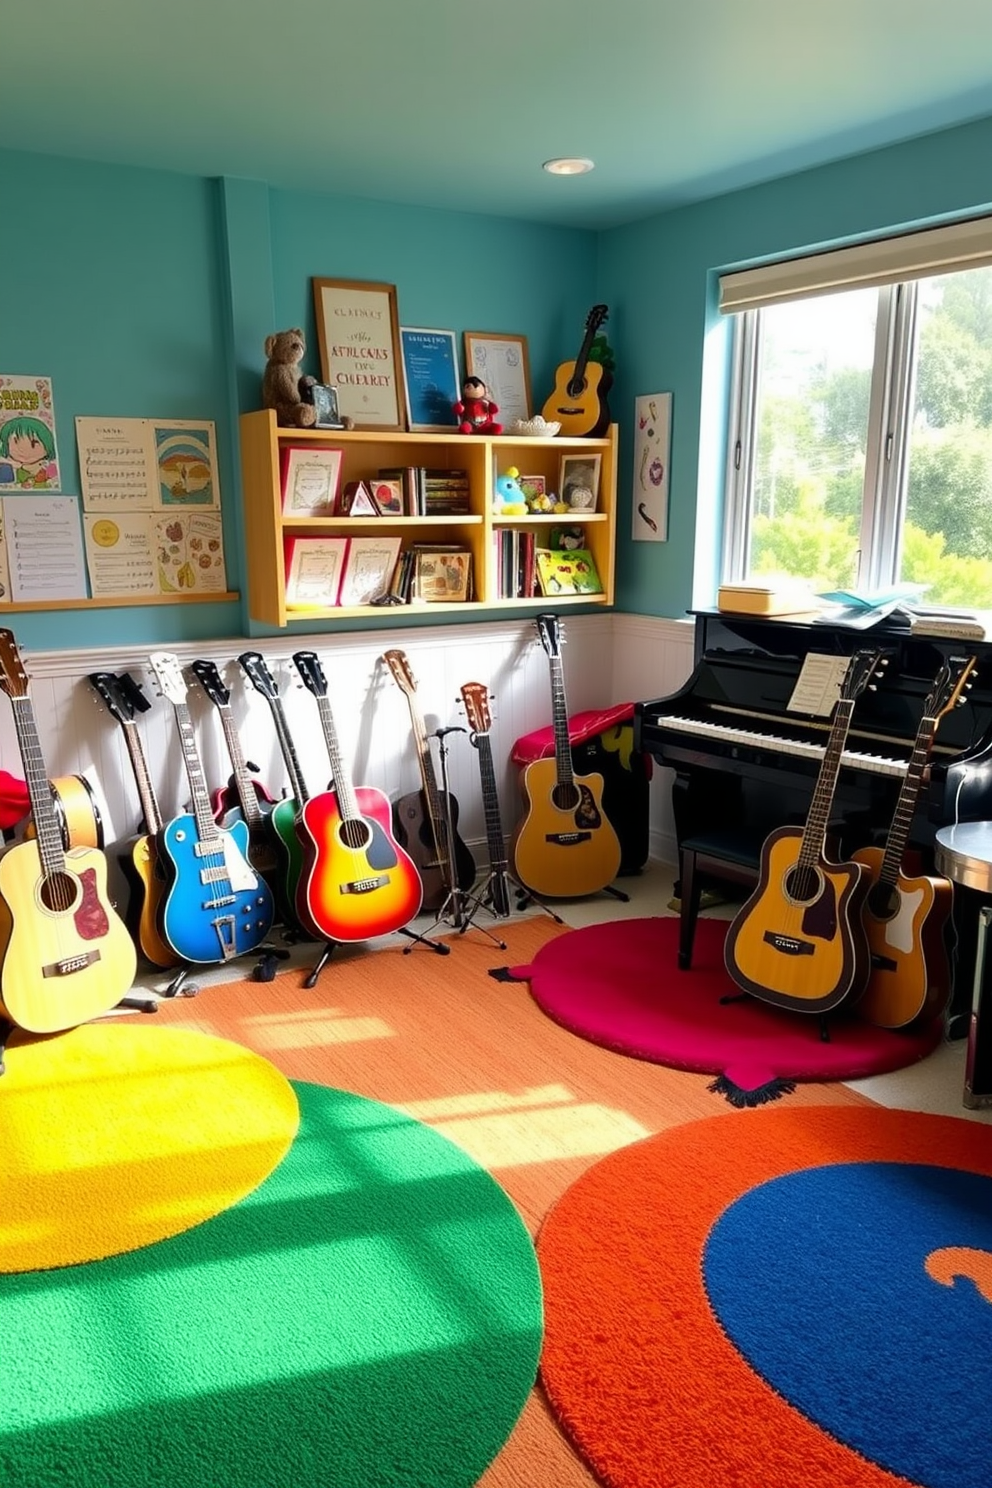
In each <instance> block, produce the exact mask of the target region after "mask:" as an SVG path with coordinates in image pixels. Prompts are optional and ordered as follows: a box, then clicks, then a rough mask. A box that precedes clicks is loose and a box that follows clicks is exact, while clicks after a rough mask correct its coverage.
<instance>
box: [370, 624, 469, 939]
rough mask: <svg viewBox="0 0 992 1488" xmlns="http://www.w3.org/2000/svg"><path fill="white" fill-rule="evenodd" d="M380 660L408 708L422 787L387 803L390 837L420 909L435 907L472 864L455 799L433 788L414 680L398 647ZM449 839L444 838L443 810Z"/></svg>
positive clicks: (463, 880)
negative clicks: (411, 872)
mask: <svg viewBox="0 0 992 1488" xmlns="http://www.w3.org/2000/svg"><path fill="white" fill-rule="evenodd" d="M383 661H385V663H386V665H387V666H388V667H389V670H390V672H391V673H392V677H393V681H394V682H395V683H396V685H397V687H398V688H399V689H400V691H401V692H402V693H403V694H404V696H405V697H406V700H407V703H408V705H409V708H410V723H411V727H412V729H413V743H414V748H415V749H416V751H417V762H418V764H419V766H420V779H421V783H422V789H421V790H419V791H412V792H411V793H410V794H409V795H405V796H401V797H400V799H399V800H398V801H396V802H395V803H394V805H393V830H394V832H395V834H396V840H397V842H399V844H400V846H401V847H404V848H405V849H406V851H407V852H408V853H409V854H410V857H411V858H412V859H413V861H414V863H415V864H416V865H417V871H418V873H419V874H420V877H421V881H422V883H423V886H424V908H425V909H438V908H439V907H440V906H441V905H442V904H443V903H444V900H445V898H446V897H447V895H448V893H449V891H450V890H451V889H452V888H454V887H455V886H456V885H457V887H458V888H460V889H463V890H468V889H470V888H471V887H472V885H473V883H474V882H475V873H476V865H475V859H474V858H473V856H472V854H471V852H470V851H469V849H468V847H467V846H466V845H465V843H464V842H463V840H462V838H461V837H460V836H459V835H458V802H457V800H456V799H455V797H454V796H453V795H452V794H451V793H450V792H447V793H446V792H444V791H442V790H439V789H438V783H437V777H436V775H435V774H434V761H433V759H432V757H431V747H430V743H429V741H428V738H427V730H426V728H425V726H424V718H423V714H422V713H421V711H420V705H419V703H418V701H417V684H416V682H415V681H414V677H413V671H412V669H411V667H410V663H409V660H408V659H407V657H406V654H405V653H404V652H403V651H386V652H384V653H383ZM449 809H450V813H451V830H452V838H451V841H450V842H449V841H448V812H449Z"/></svg>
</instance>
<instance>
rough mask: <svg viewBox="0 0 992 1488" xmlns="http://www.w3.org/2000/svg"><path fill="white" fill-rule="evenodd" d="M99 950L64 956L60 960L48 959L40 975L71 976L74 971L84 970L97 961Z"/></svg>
mask: <svg viewBox="0 0 992 1488" xmlns="http://www.w3.org/2000/svg"><path fill="white" fill-rule="evenodd" d="M99 959H100V952H99V951H85V952H84V953H83V954H82V955H81V956H66V957H64V958H63V960H61V961H49V963H48V965H47V966H43V967H42V968H41V974H42V976H46V977H57V976H72V974H73V972H74V971H85V969H86V967H87V966H92V964H93V962H94V961H99Z"/></svg>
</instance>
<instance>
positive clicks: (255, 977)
mask: <svg viewBox="0 0 992 1488" xmlns="http://www.w3.org/2000/svg"><path fill="white" fill-rule="evenodd" d="M288 960H289V952H288V951H284V950H281V949H280V948H279V947H278V946H273V945H262V946H259V947H258V960H257V961H256V963H255V968H254V970H253V971H252V974H251V976H250V977H249V978H248V980H249V981H250V982H274V981H275V978H276V965H277V963H278V962H280V961H288Z"/></svg>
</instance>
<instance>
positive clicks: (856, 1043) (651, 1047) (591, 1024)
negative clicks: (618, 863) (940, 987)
mask: <svg viewBox="0 0 992 1488" xmlns="http://www.w3.org/2000/svg"><path fill="white" fill-rule="evenodd" d="M726 933H727V924H726V922H725V921H723V920H700V921H699V922H698V924H697V926H696V940H695V946H694V948H693V957H692V961H693V964H692V967H691V969H690V970H688V971H680V970H679V969H678V965H677V961H676V955H677V950H678V937H679V922H678V920H677V919H673V918H664V917H658V918H652V919H645V920H611V921H609V922H608V923H606V924H603V925H587V926H586V927H585V928H584V929H581V930H573V931H571V932H570V933H569V934H568V935H561V936H557V937H556V938H555V939H554V940H550V941H548V943H547V944H546V945H544V946H542V947H541V949H540V950H539V951H538V953H537V955H536V956H535V957H534V960H533V962H532V963H531V965H530V966H526V967H514V968H512V973H513V975H514V976H515V977H519V978H520V979H521V980H527V981H529V982H530V989H531V993H532V995H533V997H534V1000H535V1001H536V1002H537V1004H538V1006H539V1007H540V1008H542V1009H543V1011H544V1012H546V1013H547V1014H548V1016H549V1017H550V1018H553V1019H554V1020H555V1022H556V1023H560V1024H561V1025H562V1026H563V1027H564V1028H568V1029H570V1030H571V1032H572V1033H577V1034H579V1035H580V1036H581V1037H582V1038H586V1039H589V1040H590V1041H591V1042H592V1043H594V1044H602V1045H604V1047H606V1048H607V1049H616V1050H617V1051H618V1052H619V1053H621V1054H630V1055H632V1056H633V1057H634V1058H635V1059H648V1060H652V1061H654V1062H655V1063H656V1064H666V1065H669V1066H671V1067H672V1068H674V1069H685V1070H695V1071H698V1072H699V1073H702V1074H714V1075H716V1076H717V1077H718V1078H717V1080H716V1081H714V1084H713V1086H712V1087H711V1089H714V1090H717V1091H719V1092H720V1093H721V1094H723V1095H726V1097H727V1099H728V1100H730V1101H731V1102H732V1103H733V1104H734V1105H741V1106H743V1105H760V1104H762V1103H763V1102H764V1101H767V1100H773V1099H775V1098H776V1097H777V1096H780V1095H783V1094H785V1093H786V1092H787V1091H788V1090H790V1089H791V1088H792V1086H793V1083H794V1082H795V1081H796V1080H857V1079H862V1078H864V1077H865V1076H866V1075H878V1074H882V1073H885V1072H886V1071H889V1070H894V1069H902V1068H903V1067H904V1066H905V1065H908V1064H914V1063H915V1062H916V1060H918V1059H923V1058H924V1056H925V1055H927V1054H929V1053H930V1052H931V1050H933V1049H934V1048H935V1047H936V1045H937V1044H938V1043H939V1042H940V1039H941V1037H942V1033H943V1019H942V1018H936V1019H934V1021H933V1022H932V1023H931V1024H930V1025H929V1026H928V1027H926V1028H925V1029H923V1030H922V1031H919V1030H918V1031H915V1032H911V1033H910V1032H903V1031H898V1032H893V1031H892V1030H890V1029H885V1028H875V1027H874V1026H873V1025H872V1024H870V1023H866V1022H864V1021H863V1020H862V1019H859V1018H858V1017H857V1016H856V1014H854V1013H844V1012H838V1013H835V1014H832V1015H831V1017H830V1019H829V1021H828V1028H829V1034H830V1037H829V1040H828V1041H825V1040H823V1039H822V1038H821V1037H820V1020H819V1018H818V1017H815V1016H812V1015H809V1014H806V1013H798V1012H796V1013H794V1012H790V1011H788V1010H786V1009H782V1008H776V1007H772V1006H771V1005H770V1004H768V1003H764V1002H760V1001H759V1000H757V999H756V998H754V997H745V998H743V999H742V1000H740V1001H733V1002H723V1001H722V1000H721V999H723V998H725V997H728V996H734V995H735V994H737V993H738V992H739V989H738V988H737V987H736V986H735V985H734V983H733V982H732V981H731V979H730V977H729V976H728V975H727V972H726V970H725V969H724V965H723V942H724V937H725V936H726Z"/></svg>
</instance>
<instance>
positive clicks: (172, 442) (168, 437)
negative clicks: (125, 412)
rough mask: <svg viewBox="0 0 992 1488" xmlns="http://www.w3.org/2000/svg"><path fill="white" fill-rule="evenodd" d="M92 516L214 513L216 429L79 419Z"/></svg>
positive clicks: (183, 422)
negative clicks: (173, 512) (95, 513)
mask: <svg viewBox="0 0 992 1488" xmlns="http://www.w3.org/2000/svg"><path fill="white" fill-rule="evenodd" d="M76 444H77V447H78V450H79V475H80V480H81V482H82V488H83V506H84V507H85V509H86V510H87V511H90V512H106V513H108V514H109V513H114V512H125V511H175V510H179V511H195V510H210V511H216V510H217V509H218V508H219V506H220V488H219V485H218V481H217V454H216V447H215V437H214V425H213V424H212V423H210V422H209V421H206V420H204V421H199V420H196V419H101V418H88V417H87V418H82V417H81V418H77V419H76Z"/></svg>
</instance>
